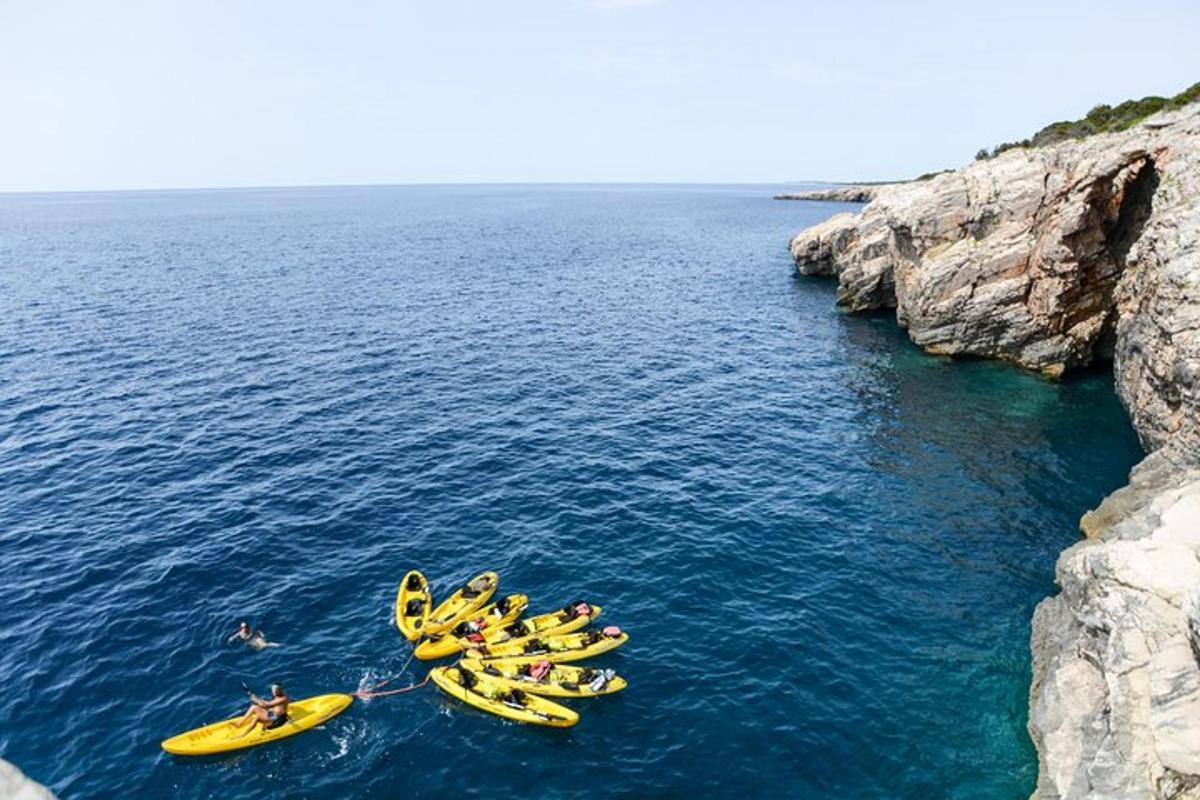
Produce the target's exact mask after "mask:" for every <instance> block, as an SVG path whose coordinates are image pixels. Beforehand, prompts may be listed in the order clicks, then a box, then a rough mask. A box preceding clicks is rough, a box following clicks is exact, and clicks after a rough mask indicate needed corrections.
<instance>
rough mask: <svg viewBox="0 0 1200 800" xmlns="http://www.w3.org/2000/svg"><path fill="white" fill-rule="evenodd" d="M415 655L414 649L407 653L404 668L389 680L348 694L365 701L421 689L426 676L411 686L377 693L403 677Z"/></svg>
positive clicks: (427, 678)
mask: <svg viewBox="0 0 1200 800" xmlns="http://www.w3.org/2000/svg"><path fill="white" fill-rule="evenodd" d="M416 654H417V649H416V648H415V647H414V648H413V651H412V652H411V653H409V655H408V660H407V661H405V662H404V666H402V667H400V671H399V672H397V673H396V674H395V675H393V676H392V677H390V678H386V679H384V680H382V681H380V682H379V683H377V684H375V685H374V686H372V687H370V688H368V689H358V690H357V691H353V692H351V693H350V694H351V695H353V696H354V697H360V698H362V699H364V700H365V699H367V698H370V697H387V696H388V695H392V694H403V693H404V692H411V691H412V690H413V689H419V688H421V687H422V686H424V685H425V684H427V683H429V676H428V675H426V676H425V680H423V681H421V682H420V683H414V684H412V685H411V686H405V687H404V688H403V689H389V690H388V691H386V692H381V691H379V690H380V689H382V688H383V687H384V686H387V685H388V684H389V683H391V682H392V681H394V680H396V679H397V678H399V677H400V676H401V675H403V674H404V671H405V670H406V669H408V665H409V664H411V663H412V660H413V657H414V656H415V655H416Z"/></svg>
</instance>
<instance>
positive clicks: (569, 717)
mask: <svg viewBox="0 0 1200 800" xmlns="http://www.w3.org/2000/svg"><path fill="white" fill-rule="evenodd" d="M429 677H431V678H433V682H434V683H436V684H437V686H438V688H439V689H441V690H442V691H443V692H445V693H446V694H448V695H450V696H451V697H453V698H456V699H458V700H462V701H463V702H464V703H466V704H467V705H471V706H474V707H475V708H478V709H479V710H480V711H486V712H488V713H489V714H495V715H496V716H498V717H504V718H505V719H511V720H516V721H517V722H527V723H529V724H531V725H550V726H552V727H555V728H569V727H570V726H572V725H574V724H575V723H576V722H579V715H578V714H576V713H575V712H574V711H572V710H571V709H569V708H567V707H566V706H561V705H559V704H558V703H554V702H551V701H549V700H547V699H546V698H544V697H538V696H537V695H533V694H526V693H525V692H523V691H521V690H520V689H516V690H515V691H514V690H513V689H508V688H504V687H501V686H499V685H497V684H496V683H493V682H491V681H489V680H487V679H486V678H484V677H482V676H480V675H478V674H476V673H474V672H471V671H470V670H462V669H459V668H458V667H434V668H433V669H432V670H430V671H429Z"/></svg>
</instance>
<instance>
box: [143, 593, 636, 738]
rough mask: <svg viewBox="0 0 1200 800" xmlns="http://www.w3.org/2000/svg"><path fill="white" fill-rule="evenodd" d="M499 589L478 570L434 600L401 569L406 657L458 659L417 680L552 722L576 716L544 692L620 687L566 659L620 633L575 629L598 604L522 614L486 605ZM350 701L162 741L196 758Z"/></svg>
mask: <svg viewBox="0 0 1200 800" xmlns="http://www.w3.org/2000/svg"><path fill="white" fill-rule="evenodd" d="M499 588H500V577H499V576H498V575H497V574H496V573H495V572H484V573H483V574H481V575H478V576H476V577H475V578H473V579H471V580H470V581H467V582H466V583H465V584H463V585H462V587H460V588H459V589H458V590H456V591H455V592H453V593H452V594H451V595H450V596H449V597H447V598H446V599H445V600H443V601H442V602H441V603H438V604H437V605H434V601H433V591H432V590H431V589H430V585H429V581H428V580H426V578H425V576H424V575H422V574H421V573H420V572H419V571H417V570H412V571H410V572H408V573H407V574H406V575H405V576H404V578H403V580H401V582H400V588H399V590H398V591H397V593H396V626H397V627H398V628H399V629H400V633H402V634H403V635H404V637H405V638H406V639H408V640H409V641H410V642H412V644H413V648H414V650H413V655H414V656H415V657H416V658H419V659H421V660H422V661H433V660H436V659H439V658H447V657H457V659H458V660H457V661H456V662H455V663H454V664H451V665H443V666H437V667H434V668H433V669H432V670H430V672H429V677H428V678H427V679H426V680H432V681H433V682H434V684H435V685H437V687H438V688H439V689H441V690H442V691H443V692H445V693H446V694H448V695H450V696H451V697H454V698H456V699H458V700H461V701H463V702H464V703H466V704H467V705H470V706H473V707H474V708H477V709H479V710H481V711H486V712H488V713H490V714H495V715H496V716H499V717H504V718H505V719H510V720H515V721H517V722H525V723H529V724H532V725H549V726H552V727H557V728H566V727H570V726H571V725H574V724H575V723H577V722H579V713H578V712H576V711H575V710H574V709H572V708H568V707H567V706H565V705H563V704H562V703H560V702H556V701H555V700H550V699H548V698H551V697H553V698H556V699H563V698H585V697H599V696H600V695H607V694H613V693H614V692H619V691H621V690H622V689H624V688H625V686H626V682H625V679H624V678H622V677H621V676H619V675H617V674H616V672H614V671H613V670H611V669H602V668H598V667H590V666H580V665H578V664H576V663H574V662H577V661H583V660H585V659H589V658H592V657H593V656H598V655H600V654H601V653H607V652H608V651H610V650H615V649H616V648H618V647H620V646H621V645H623V644H625V642H627V641H628V640H629V634H627V633H625V632H624V631H622V630H621V629H620V628H618V627H616V626H615V625H614V626H608V627H604V628H593V629H591V630H585V629H586V628H587V627H588V625H590V624H591V623H592V622H594V621H595V620H596V618H597V617H599V616H600V612H601V610H602V609H601V608H600V606H598V605H596V604H595V603H591V602H588V601H586V600H574V601H572V602H570V603H568V604H567V605H565V606H563V607H561V608H559V609H557V610H554V611H549V612H546V613H544V614H537V615H534V616H529V617H524V618H522V615H523V614H524V613H525V611H526V609H527V608H528V607H529V598H528V597H526V596H525V595H523V594H510V595H508V596H506V597H502V598H500V599H499V600H496V601H495V602H489V601H491V600H492V598H493V597H494V596H495V595H496V592H497V590H498V589H499ZM419 685H421V684H416V685H414V686H413V687H408V688H417V686H419ZM397 691H407V689H401V690H397ZM384 694H387V693H386V692H385V693H384ZM359 696H364V697H365V696H372V695H369V694H368V695H364V694H361V693H360V694H359ZM353 700H354V695H351V694H338V693H334V694H323V695H318V696H316V697H308V698H305V699H303V700H293V701H292V702H290V703H289V704H288V713H287V717H286V721H285V722H284V724H282V725H279V726H276V727H271V728H263V729H261V730H257V731H254V730H253V729H251V731H243V730H241V729H240V728H236V727H234V726H233V725H232V723H233V722H235V721H236V720H237V718H236V717H235V718H234V719H232V720H224V721H221V722H214V723H211V724H209V725H204V726H202V727H199V728H195V729H194V730H190V731H186V732H184V733H181V734H179V735H178V736H172V737H171V738H169V739H166V740H164V741H163V742H162V748H163V750H166V751H167V752H168V753H173V754H175V755H182V756H203V755H214V754H218V753H226V752H230V751H233V750H242V749H245V748H247V747H254V746H256V745H260V744H266V743H267V742H273V741H276V740H278V739H284V738H287V737H289V736H294V735H296V734H297V733H303V732H304V731H307V730H310V729H312V728H315V727H317V726H318V725H321V724H322V723H324V722H326V721H328V720H330V719H333V718H334V717H336V716H337V715H338V714H340V713H342V712H343V711H345V710H346V709H347V708H348V707H349V706H350V704H351V703H352V702H353Z"/></svg>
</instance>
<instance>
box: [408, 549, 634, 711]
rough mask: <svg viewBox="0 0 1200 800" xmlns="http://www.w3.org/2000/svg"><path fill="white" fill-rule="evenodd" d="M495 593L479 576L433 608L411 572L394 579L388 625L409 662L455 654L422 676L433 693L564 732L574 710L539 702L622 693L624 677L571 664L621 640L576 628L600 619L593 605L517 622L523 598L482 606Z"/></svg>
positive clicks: (420, 579)
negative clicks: (410, 646) (408, 647)
mask: <svg viewBox="0 0 1200 800" xmlns="http://www.w3.org/2000/svg"><path fill="white" fill-rule="evenodd" d="M499 588H500V577H499V576H498V575H497V574H496V573H495V572H485V573H483V574H481V575H478V576H476V577H475V578H473V579H472V580H470V581H468V582H467V583H465V584H463V586H462V587H461V588H459V589H458V590H457V591H455V592H454V593H453V594H451V595H450V596H449V597H447V598H446V599H445V600H443V601H442V602H441V603H439V604H437V605H436V606H435V605H434V600H433V592H432V591H431V589H430V586H429V581H428V580H426V578H425V576H424V575H422V574H421V573H420V572H419V571H418V570H412V571H411V572H409V573H408V574H407V575H405V576H404V579H403V580H402V581H401V582H400V589H399V591H397V593H396V627H398V628H399V629H400V633H402V634H403V635H404V636H405V638H407V639H408V640H409V641H411V642H413V643H414V646H415V648H416V649H415V651H414V654H415V655H416V657H417V658H419V659H421V660H422V661H432V660H435V659H439V658H446V657H451V656H457V657H458V661H457V662H456V663H454V664H453V665H448V666H438V667H434V668H433V669H432V670H431V671H430V673H429V678H430V679H431V680H432V681H433V682H434V684H436V685H437V687H438V688H439V689H441V690H442V691H443V692H445V693H446V694H448V695H450V696H451V697H454V698H456V699H458V700H461V701H463V702H464V703H466V704H467V705H470V706H473V707H475V708H477V709H479V710H481V711H486V712H488V713H490V714H495V715H496V716H499V717H504V718H506V719H511V720H515V721H517V722H525V723H530V724H533V725H549V726H552V727H558V728H566V727H569V726H571V725H574V724H575V723H577V722H578V721H579V713H578V712H576V711H575V710H574V709H571V708H568V707H567V706H565V705H563V704H562V703H559V702H555V701H554V700H549V699H547V698H549V697H554V698H572V697H573V698H584V697H599V696H600V695H606V694H613V693H614V692H619V691H621V690H622V689H624V688H625V686H626V682H625V679H624V678H622V677H621V676H619V675H617V674H616V673H615V672H614V671H613V670H611V669H601V668H597V667H588V666H579V665H577V664H575V663H573V662H576V661H583V660H584V659H588V658H592V657H593V656H598V655H600V654H601V653H607V652H608V651H610V650H614V649H616V648H618V647H620V646H621V645H623V644H624V643H625V642H627V641H628V640H629V634H627V633H625V632H624V631H622V630H621V629H620V628H618V627H616V626H608V627H604V628H599V629H592V630H584V629H585V628H587V626H588V625H589V624H590V623H592V622H594V621H595V620H596V618H597V617H599V616H600V612H601V610H602V609H601V607H600V606H598V605H596V604H595V603H590V602H588V601H586V600H575V601H572V602H570V603H568V604H567V605H565V606H563V607H562V608H559V609H557V610H554V611H550V612H547V613H544V614H537V615H535V616H530V617H525V618H523V619H522V615H523V614H524V613H525V611H526V609H527V608H528V606H529V598H528V597H526V596H525V595H523V594H511V595H507V596H505V597H501V598H500V599H499V600H496V601H495V602H489V601H491V600H492V599H493V598H494V597H495V596H496V593H497V591H498V590H499Z"/></svg>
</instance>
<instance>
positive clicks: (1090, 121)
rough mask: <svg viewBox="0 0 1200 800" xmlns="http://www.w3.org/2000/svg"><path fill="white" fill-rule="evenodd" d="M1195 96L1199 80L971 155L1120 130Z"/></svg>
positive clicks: (1098, 108)
mask: <svg viewBox="0 0 1200 800" xmlns="http://www.w3.org/2000/svg"><path fill="white" fill-rule="evenodd" d="M1197 100H1200V83H1194V84H1192V85H1191V86H1189V87H1188V88H1187V89H1184V90H1183V91H1182V92H1180V93H1179V94H1177V95H1175V96H1174V97H1157V96H1155V95H1151V96H1150V97H1143V98H1142V99H1141V100H1126V101H1125V102H1124V103H1121V104H1120V105H1117V106H1107V105H1099V106H1096V107H1095V108H1093V109H1092V110H1091V111H1089V112H1088V113H1087V116H1086V117H1084V118H1083V119H1077V120H1069V121H1064V122H1052V123H1050V124H1049V125H1047V126H1046V127H1044V128H1042V129H1041V130H1040V131H1038V132H1037V133H1035V134H1034V135H1033V136H1032V137H1031V138H1029V139H1023V140H1021V141H1019V142H1004V143H1003V144H998V145H996V146H995V147H993V148H992V149H991V150H990V151H988V150H987V149H986V148H985V149H983V150H980V151H979V152H978V153H976V154H975V159H976V160H977V161H981V160H983V159H985V158H994V157H995V156H998V155H1000V154H1001V153H1003V152H1004V151H1005V150H1012V149H1013V148H1014V147H1041V146H1042V145H1047V144H1055V143H1057V142H1063V141H1066V140H1067V139H1082V138H1084V137H1085V136H1091V135H1092V134H1094V133H1111V132H1116V131H1123V130H1125V129H1126V128H1131V127H1133V126H1134V125H1136V124H1138V123H1139V122H1141V121H1142V120H1144V119H1145V118H1146V117H1148V116H1150V115H1151V114H1157V113H1158V112H1159V111H1173V110H1175V109H1177V108H1183V107H1184V106H1186V105H1187V104H1188V103H1194V102H1196V101H1197Z"/></svg>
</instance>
